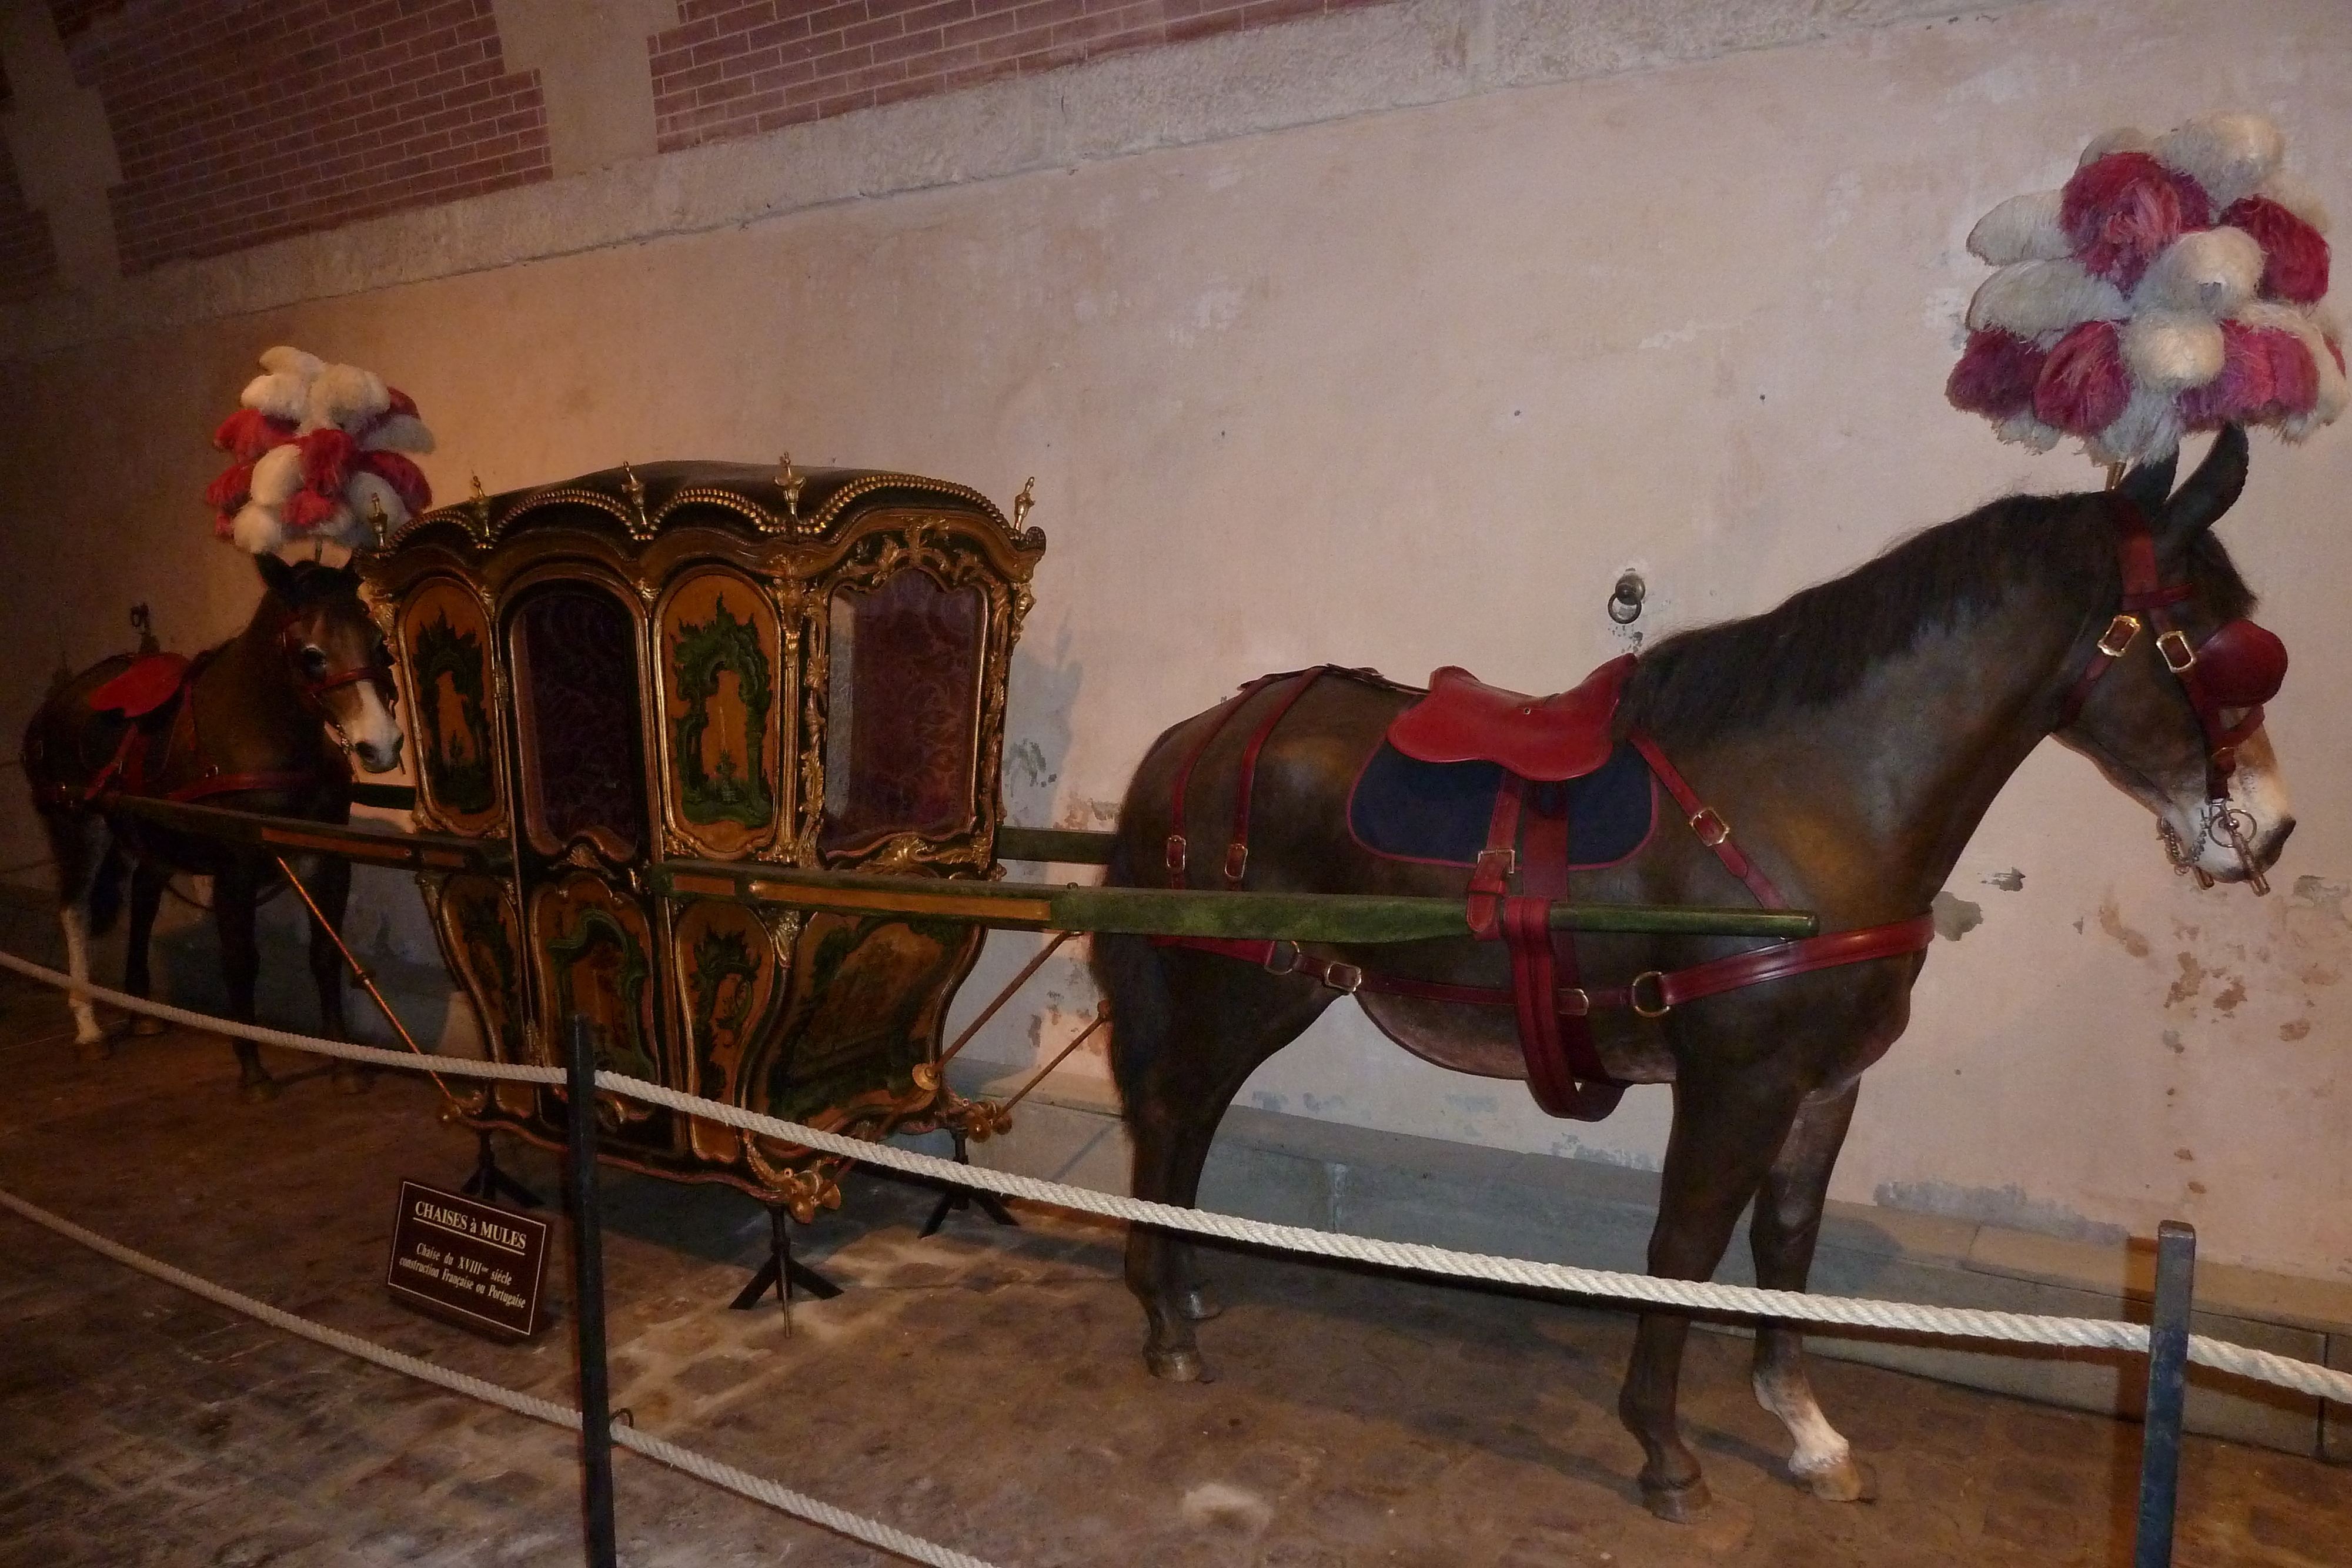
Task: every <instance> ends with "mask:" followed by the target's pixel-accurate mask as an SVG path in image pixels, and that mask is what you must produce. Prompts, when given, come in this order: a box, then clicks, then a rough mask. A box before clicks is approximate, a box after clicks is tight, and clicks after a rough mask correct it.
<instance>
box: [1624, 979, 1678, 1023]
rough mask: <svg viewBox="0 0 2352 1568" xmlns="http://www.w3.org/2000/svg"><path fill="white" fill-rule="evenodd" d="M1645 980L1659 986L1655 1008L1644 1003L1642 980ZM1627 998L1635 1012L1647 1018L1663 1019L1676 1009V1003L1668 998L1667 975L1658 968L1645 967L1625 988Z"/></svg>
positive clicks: (1656, 986)
mask: <svg viewBox="0 0 2352 1568" xmlns="http://www.w3.org/2000/svg"><path fill="white" fill-rule="evenodd" d="M1644 980H1647V981H1649V982H1650V983H1651V984H1652V985H1653V986H1654V987H1655V988H1657V992H1658V1005H1657V1006H1656V1007H1654V1008H1647V1007H1643V1005H1642V982H1643V981H1644ZM1625 999H1626V1001H1627V1002H1628V1003H1630V1004H1631V1005H1632V1006H1633V1010H1634V1011H1635V1012H1637V1013H1639V1014H1641V1015H1642V1016H1643V1018H1645V1019H1662V1018H1664V1017H1665V1016H1666V1015H1667V1014H1668V1013H1670V1012H1672V1011H1674V1010H1675V1004H1674V1003H1672V1002H1670V1001H1668V1000H1666V977H1665V976H1664V974H1662V973H1661V972H1659V971H1658V970H1656V969H1644V970H1643V971H1642V972H1641V973H1640V974H1638V975H1636V976H1634V977H1633V981H1632V983H1631V984H1629V985H1627V986H1626V988H1625Z"/></svg>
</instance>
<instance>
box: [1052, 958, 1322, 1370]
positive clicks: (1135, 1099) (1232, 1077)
mask: <svg viewBox="0 0 2352 1568" xmlns="http://www.w3.org/2000/svg"><path fill="white" fill-rule="evenodd" d="M1096 965H1097V971H1098V972H1099V973H1101V974H1102V976H1103V977H1104V979H1105V981H1106V984H1107V986H1108V989H1109V991H1110V995H1111V1004H1112V1012H1111V1016H1112V1018H1113V1019H1114V1020H1115V1021H1114V1023H1113V1025H1112V1040H1111V1058H1112V1065H1113V1068H1114V1070H1115V1071H1117V1073H1118V1083H1119V1093H1120V1098H1121V1100H1122V1101H1123V1102H1124V1106H1125V1113H1126V1118H1127V1128H1128V1134H1129V1139H1130V1140H1131V1141H1132V1143H1133V1145H1134V1151H1135V1166H1134V1193H1135V1196H1136V1197H1139V1198H1144V1199H1147V1200H1150V1201H1152V1202H1156V1203H1169V1204H1177V1205H1180V1206H1186V1207H1189V1206H1190V1205H1191V1204H1192V1202H1193V1201H1194V1199H1195V1198H1196V1197H1198V1195H1199V1191H1200V1185H1201V1167H1202V1166H1203V1165H1204V1164H1206V1163H1207V1160H1208V1155H1209V1145H1210V1144H1211V1142H1212V1141H1213V1139H1214V1138H1215V1136H1216V1131H1217V1124H1218V1122H1219V1121H1220V1120H1221V1119H1223V1115H1224V1113H1225V1107H1226V1106H1227V1105H1228V1104H1230V1103H1232V1101H1233V1097H1234V1095H1235V1094H1236V1093H1239V1092H1240V1091H1241V1086H1242V1084H1243V1083H1244V1082H1246V1081H1247V1080H1248V1078H1249V1075H1250V1073H1251V1071H1254V1070H1255V1068H1256V1066H1257V1065H1258V1063H1259V1062H1261V1061H1265V1059H1266V1058H1267V1057H1269V1056H1272V1055H1273V1054H1274V1053H1275V1052H1276V1051H1279V1050H1281V1049H1282V1048H1283V1047H1284V1046H1286V1045H1287V1044H1289V1043H1290V1042H1291V1041H1292V1040H1296V1039H1297V1038H1298V1036H1299V1034H1300V1033H1301V1032H1302V1031H1303V1030H1305V1029H1306V1028H1307V1025H1308V1024H1310V1023H1312V1022H1313V1021H1314V1020H1315V1019H1316V1016H1317V1015H1318V1014H1319V1013H1321V1012H1322V1010H1323V1009H1325V1008H1327V1007H1328V1006H1329V1005H1330V1003H1331V998H1332V997H1333V995H1334V993H1332V992H1330V991H1328V990H1326V989H1324V988H1322V987H1320V986H1318V985H1316V984H1314V983H1313V982H1312V981H1306V980H1296V979H1294V980H1280V979H1276V978H1275V977H1271V976H1267V975H1265V974H1262V973H1259V972H1257V971H1255V970H1252V969H1250V968H1248V967H1245V966H1244V965H1242V964H1239V963H1237V962H1235V961H1234V960H1233V959H1230V958H1221V957H1215V956H1209V955H1206V954H1192V953H1162V952H1158V951H1154V950H1153V949H1151V948H1150V947H1149V946H1147V945H1146V944H1145V943H1144V942H1143V940H1142V939H1141V938H1139V937H1120V938H1109V937H1097V939H1096ZM1171 981H1172V982H1173V983H1171ZM1127 1283H1128V1288H1129V1290H1131V1291H1134V1292H1135V1296H1136V1299H1137V1300H1138V1301H1140V1302H1141V1303H1142V1305H1143V1312H1144V1317H1145V1319H1146V1321H1147V1322H1148V1325H1149V1326H1148V1329H1147V1332H1146V1335H1145V1339H1144V1348H1143V1360H1144V1364H1145V1365H1146V1366H1147V1367H1149V1368H1150V1371H1151V1374H1152V1375H1153V1376H1155V1377H1163V1378H1167V1379H1169V1380H1170V1381H1171V1382H1176V1383H1191V1382H1194V1381H1197V1380H1198V1379H1199V1378H1200V1376H1201V1375H1202V1365H1201V1353H1200V1345H1199V1342H1198V1340H1197V1338H1196V1337H1195V1335H1194V1333H1193V1329H1192V1324H1193V1322H1196V1321H1198V1320H1200V1319H1202V1318H1206V1317H1208V1316H1210V1315H1212V1313H1213V1308H1212V1307H1211V1306H1210V1304H1209V1302H1208V1299H1207V1296H1206V1294H1205V1292H1204V1291H1202V1289H1201V1286H1200V1283H1199V1274H1198V1272H1197V1269H1196V1265H1195V1262H1194V1260H1193V1257H1192V1248H1191V1246H1190V1245H1189V1244H1187V1243H1185V1242H1184V1241H1182V1240H1181V1239H1178V1238H1177V1237H1176V1236H1174V1235H1171V1233H1170V1232H1168V1231H1165V1230H1161V1229H1158V1228H1153V1227H1150V1226H1141V1225H1139V1226H1133V1227H1130V1228H1129V1231H1128V1238H1127Z"/></svg>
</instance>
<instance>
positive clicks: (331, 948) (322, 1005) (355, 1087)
mask: <svg viewBox="0 0 2352 1568" xmlns="http://www.w3.org/2000/svg"><path fill="white" fill-rule="evenodd" d="M302 883H303V885H304V886H305V887H308V888H309V889H310V896H311V897H312V898H314V899H316V900H318V903H319V911H320V914H322V915H325V916H326V917H327V919H326V922H325V924H323V925H322V924H320V921H319V919H318V918H317V917H316V916H315V915H314V916H313V917H312V918H311V921H310V979H311V983H312V984H314V985H316V986H317V987H318V988H319V1025H320V1033H321V1034H323V1035H324V1036H325V1037H326V1038H327V1039H329V1040H349V1039H350V1038H351V1036H350V1035H348V1034H346V1033H345V1032H344V1025H343V954H342V949H341V948H340V947H338V946H336V945H335V933H336V932H338V931H341V929H342V928H343V913H344V911H345V910H347V909H349V908H350V907H351V902H352V863H351V862H349V861H346V860H339V859H337V858H335V857H333V856H331V855H322V856H320V858H319V862H318V869H317V871H315V872H313V873H310V874H308V875H306V876H304V877H303V879H302ZM334 1079H335V1087H336V1088H337V1089H339V1090H341V1091H342V1092H344V1093H346V1094H358V1093H362V1092H364V1091H365V1090H366V1088H367V1086H368V1082H369V1078H368V1071H367V1069H366V1068H364V1067H362V1066H361V1065H360V1064H359V1063H357V1062H355V1061H338V1062H336V1063H335V1074H334Z"/></svg>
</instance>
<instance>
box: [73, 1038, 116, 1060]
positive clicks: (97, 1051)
mask: <svg viewBox="0 0 2352 1568" xmlns="http://www.w3.org/2000/svg"><path fill="white" fill-rule="evenodd" d="M113 1054H114V1048H113V1047H112V1046H110V1045H109V1044H107V1043H106V1040H105V1037H104V1036H100V1038H98V1039H97V1040H76V1041H74V1060H75V1061H105V1060H106V1059H107V1058H108V1057H110V1056H111V1055H113Z"/></svg>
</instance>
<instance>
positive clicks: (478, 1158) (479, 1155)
mask: <svg viewBox="0 0 2352 1568" xmlns="http://www.w3.org/2000/svg"><path fill="white" fill-rule="evenodd" d="M480 1137H481V1140H482V1142H481V1146H480V1147H479V1148H478V1149H477V1150H476V1151H475V1154H474V1174H473V1175H472V1176H467V1178H466V1185H465V1186H461V1187H459V1188H458V1189H457V1190H458V1191H459V1192H462V1193H464V1194H465V1195H466V1196H467V1197H478V1198H480V1199H481V1200H482V1201H483V1202H484V1203H496V1202H498V1200H499V1198H500V1197H509V1198H512V1199H513V1200H514V1204H515V1207H518V1208H537V1207H539V1206H540V1197H539V1194H537V1193H535V1192H533V1191H531V1190H530V1188H529V1187H527V1186H523V1185H522V1183H520V1182H519V1181H517V1180H515V1178H514V1177H513V1176H509V1174H508V1173H506V1172H505V1171H502V1170H500V1169H499V1155H498V1151H497V1150H496V1149H494V1148H492V1147H491V1146H490V1134H488V1132H487V1131H484V1132H482V1133H481V1134H480Z"/></svg>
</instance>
